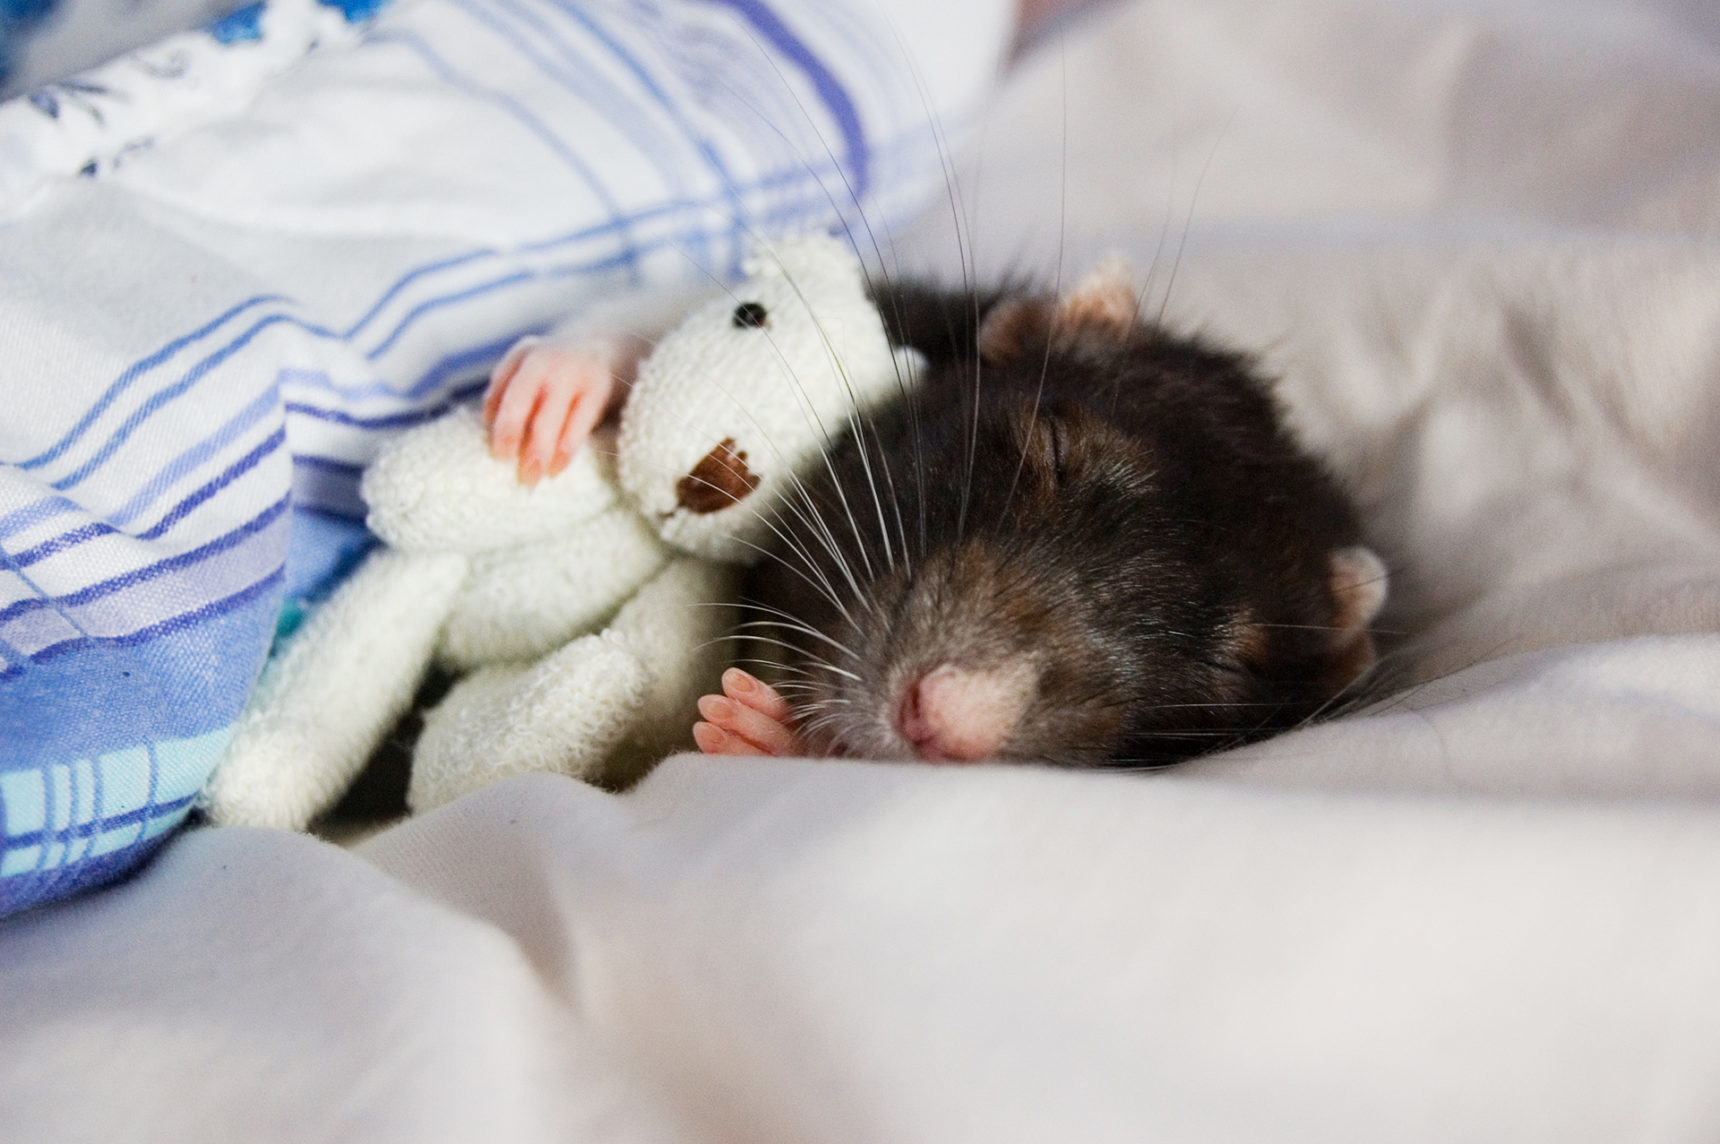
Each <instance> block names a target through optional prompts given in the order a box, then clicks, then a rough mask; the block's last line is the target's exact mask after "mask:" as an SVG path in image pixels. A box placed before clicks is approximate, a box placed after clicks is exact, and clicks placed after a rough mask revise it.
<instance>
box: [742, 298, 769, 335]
mask: <svg viewBox="0 0 1720 1144" xmlns="http://www.w3.org/2000/svg"><path fill="white" fill-rule="evenodd" d="M768 317H770V311H768V310H766V309H765V308H764V306H763V304H761V303H759V302H742V303H741V304H740V305H738V306H736V307H735V317H734V322H735V328H736V329H741V330H749V329H750V330H757V329H762V328H763V327H764V320H765V319H766V318H768Z"/></svg>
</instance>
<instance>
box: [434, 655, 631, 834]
mask: <svg viewBox="0 0 1720 1144" xmlns="http://www.w3.org/2000/svg"><path fill="white" fill-rule="evenodd" d="M650 683H651V679H650V673H649V672H648V671H647V670H646V667H645V665H644V664H643V663H641V662H640V661H639V658H638V657H637V656H635V655H634V654H633V653H632V652H631V651H629V650H628V649H627V648H626V647H624V646H622V645H621V644H620V643H618V642H617V641H615V640H614V639H612V638H609V637H607V636H602V635H594V636H584V637H581V638H580V639H576V640H574V641H572V642H571V643H569V644H567V645H566V646H565V647H563V648H561V649H560V650H559V651H556V652H553V653H552V654H550V655H547V656H545V657H544V658H543V659H541V660H539V661H538V662H537V663H536V664H533V665H531V666H528V667H520V666H513V665H509V666H492V667H486V668H482V669H480V670H478V671H475V672H473V673H472V674H471V675H469V676H467V677H466V678H465V679H462V680H461V681H460V682H459V683H458V684H456V685H455V686H454V688H453V690H451V691H450V692H449V693H448V696H447V698H445V699H444V700H443V701H442V702H441V703H440V704H438V705H437V706H436V707H435V708H434V709H433V710H431V711H429V712H426V714H425V716H424V731H423V733H422V734H421V735H420V736H419V738H418V746H417V748H416V750H415V751H414V752H413V757H412V779H411V782H410V784H409V786H408V788H407V792H406V803H407V805H408V806H409V807H411V808H412V810H413V811H414V812H421V811H425V810H429V809H430V808H432V807H436V806H440V805H442V804H443V803H445V802H450V801H452V800H453V799H456V798H458V797H459V796H461V795H463V794H466V793H467V792H469V791H473V790H476V789H478V788H479V787H481V786H483V785H484V784H486V783H489V782H493V781H495V780H496V779H499V778H503V777H505V776H507V775H516V774H527V773H530V772H534V771H549V772H558V773H560V774H565V775H571V776H573V777H574V778H588V777H592V776H593V775H595V774H596V773H597V772H598V771H599V770H600V769H601V767H602V765H603V763H604V760H605V759H606V758H607V757H608V756H609V754H610V752H611V751H613V750H614V748H615V746H616V744H617V743H618V742H620V740H621V739H622V738H623V737H624V736H625V735H626V734H627V733H628V732H629V731H630V730H631V729H632V728H633V726H634V724H635V723H636V722H637V720H638V717H639V711H640V708H641V707H642V706H643V704H644V702H645V697H646V693H647V692H648V690H649V688H650Z"/></svg>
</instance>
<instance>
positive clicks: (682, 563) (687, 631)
mask: <svg viewBox="0 0 1720 1144" xmlns="http://www.w3.org/2000/svg"><path fill="white" fill-rule="evenodd" d="M738 581H739V573H738V572H737V571H736V570H735V569H734V568H733V567H732V566H730V565H727V564H717V563H713V562H712V561H709V560H702V559H700V558H698V557H694V556H683V557H680V558H678V559H676V560H673V561H671V562H670V564H669V565H668V567H666V568H664V569H663V571H661V572H659V573H658V574H657V575H656V576H655V577H653V578H652V579H651V581H650V582H649V583H647V584H646V585H645V586H644V587H643V588H641V589H640V590H639V592H638V594H637V595H635V596H634V597H633V599H631V600H629V601H628V602H627V605H626V606H625V607H623V608H622V609H621V611H620V612H618V613H616V616H615V619H614V620H612V621H611V622H610V626H609V631H610V633H611V635H612V636H613V637H614V638H615V639H618V640H621V641H622V642H623V643H624V644H625V645H626V646H627V647H628V648H629V649H630V650H631V651H632V652H633V653H634V654H635V655H637V656H638V657H639V658H640V660H641V661H643V662H644V663H645V665H646V666H647V667H648V668H649V669H650V673H651V688H650V691H649V692H648V693H647V695H646V697H645V702H644V705H643V707H642V709H641V710H640V713H639V721H638V723H637V725H636V726H635V727H634V728H633V730H632V733H631V734H630V735H629V737H628V740H627V742H626V744H625V745H624V748H623V749H622V750H621V751H619V752H618V753H617V755H616V757H615V758H614V759H613V760H612V761H611V763H610V766H609V768H608V769H607V770H606V771H605V772H604V775H603V778H604V781H605V782H607V783H610V784H613V785H619V786H624V785H626V784H627V783H630V782H632V781H633V780H634V779H637V778H638V777H639V776H640V775H642V774H644V772H645V771H647V770H649V769H650V767H651V766H653V765H654V764H655V763H656V762H657V761H658V760H659V759H661V758H662V757H663V756H664V755H665V754H668V753H669V752H670V751H674V750H681V749H685V748H688V747H691V746H692V745H693V739H692V727H693V722H694V721H695V720H696V719H698V717H699V712H698V701H699V697H700V696H701V695H704V694H705V693H706V692H708V691H713V690H715V689H716V687H717V682H718V679H719V677H720V676H721V674H722V670H723V668H724V667H726V666H728V664H729V662H730V661H731V660H732V659H733V658H734V644H733V643H732V642H731V641H729V640H728V639H726V638H725V637H726V636H728V635H730V634H731V633H732V632H733V631H734V626H735V622H736V609H735V607H734V603H735V600H736V599H737V598H738V596H739V592H740V586H739V583H738Z"/></svg>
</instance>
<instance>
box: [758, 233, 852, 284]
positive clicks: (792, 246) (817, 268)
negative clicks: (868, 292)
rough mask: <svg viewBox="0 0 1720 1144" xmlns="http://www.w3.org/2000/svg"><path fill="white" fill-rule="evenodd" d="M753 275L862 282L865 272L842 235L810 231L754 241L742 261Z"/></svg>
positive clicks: (802, 281)
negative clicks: (750, 250) (781, 237)
mask: <svg viewBox="0 0 1720 1144" xmlns="http://www.w3.org/2000/svg"><path fill="white" fill-rule="evenodd" d="M741 271H742V272H743V273H744V274H745V275H746V276H747V277H748V278H749V279H761V278H786V279H788V280H789V281H790V282H794V283H798V284H801V285H803V286H804V285H807V284H810V283H813V282H848V283H852V284H854V285H856V286H859V285H860V284H861V282H862V279H863V275H862V274H861V271H860V259H859V257H858V256H857V255H855V253H854V251H853V249H852V248H851V247H850V246H849V245H848V243H847V242H845V241H844V240H842V239H839V238H837V237H835V236H834V235H829V234H820V233H816V232H814V233H808V234H801V235H795V236H792V237H790V238H784V239H780V240H778V241H776V242H766V241H764V240H762V239H760V240H758V241H757V242H755V243H754V245H753V249H752V252H751V253H750V254H748V255H747V257H746V258H744V259H742V261H741Z"/></svg>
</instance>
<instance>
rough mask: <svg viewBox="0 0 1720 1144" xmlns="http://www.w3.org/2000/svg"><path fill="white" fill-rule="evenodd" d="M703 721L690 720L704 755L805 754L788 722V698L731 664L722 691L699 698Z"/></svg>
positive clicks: (695, 740) (694, 735)
mask: <svg viewBox="0 0 1720 1144" xmlns="http://www.w3.org/2000/svg"><path fill="white" fill-rule="evenodd" d="M699 714H700V715H703V716H704V717H705V719H706V720H707V721H706V722H703V723H695V724H693V741H694V742H696V743H697V744H698V745H699V750H701V751H703V752H704V753H705V754H707V755H774V756H778V757H784V756H794V755H804V754H806V748H805V746H804V745H803V744H802V743H801V741H800V736H798V735H796V734H795V733H794V731H793V730H791V729H790V728H789V726H788V720H789V716H790V709H789V706H788V700H786V699H784V698H783V697H782V696H781V695H779V694H777V691H776V688H774V687H772V686H771V685H770V684H768V683H765V682H764V681H762V680H760V679H758V678H757V677H755V676H753V675H750V674H748V673H747V672H744V671H742V670H741V669H740V668H738V667H731V668H729V669H728V670H727V671H725V672H723V694H721V695H707V696H705V697H704V698H703V699H701V700H699Z"/></svg>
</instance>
